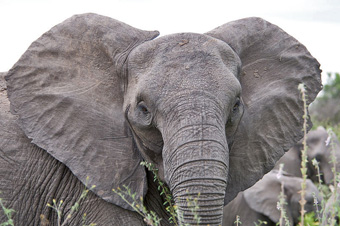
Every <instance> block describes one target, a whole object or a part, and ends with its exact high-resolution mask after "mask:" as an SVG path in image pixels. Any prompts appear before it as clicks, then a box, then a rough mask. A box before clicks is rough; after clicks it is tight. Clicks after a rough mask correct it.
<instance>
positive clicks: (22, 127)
mask: <svg viewBox="0 0 340 226" xmlns="http://www.w3.org/2000/svg"><path fill="white" fill-rule="evenodd" d="M157 35H158V32H157V31H143V30H139V29H136V28H133V27H131V26H129V25H127V24H124V23H122V22H120V21H117V20H114V19H111V18H108V17H103V16H99V15H95V14H83V15H76V16H73V17H71V18H70V19H68V20H66V21H64V22H63V23H61V24H58V25H57V26H55V27H53V28H52V29H51V30H50V31H48V32H46V33H45V34H43V35H42V36H41V37H40V38H39V39H38V40H36V41H35V42H33V43H32V45H31V46H30V47H29V48H28V50H27V51H26V52H25V53H24V54H23V55H22V57H21V58H20V59H19V61H18V62H17V63H16V64H15V65H14V66H13V67H12V69H11V70H10V71H9V72H8V73H7V75H6V76H5V79H6V85H5V86H6V87H7V90H4V91H2V96H1V98H2V100H1V109H4V110H2V111H1V123H2V125H1V127H0V133H1V134H0V135H1V136H0V137H1V140H0V142H1V143H0V147H1V155H0V157H1V158H0V161H1V162H0V163H1V164H0V166H1V167H0V173H1V177H0V190H1V191H3V194H2V197H3V198H4V200H6V203H7V205H8V206H9V207H11V208H14V209H16V211H17V212H16V213H15V215H14V221H15V222H18V224H20V223H22V222H30V223H32V224H34V225H37V224H38V223H39V222H40V217H39V216H40V214H44V215H45V217H46V219H49V220H50V222H51V225H54V224H55V213H54V212H53V211H52V210H51V209H50V208H47V207H46V204H47V203H48V202H51V200H52V198H55V199H57V200H61V199H62V200H64V203H66V204H65V207H64V208H63V210H62V212H63V214H67V213H68V211H69V207H70V206H71V205H72V203H73V202H74V201H75V200H76V198H77V197H79V195H80V194H81V190H82V184H85V183H86V178H87V177H89V180H88V182H87V184H88V187H90V185H96V187H95V188H94V189H93V190H92V192H90V194H89V197H88V198H87V199H86V201H85V202H84V203H83V204H82V205H81V209H80V211H79V213H77V215H76V216H73V217H72V224H73V225H79V224H81V223H80V221H81V217H80V216H82V215H83V214H84V213H85V212H86V213H87V216H88V221H89V222H95V223H97V224H98V225H143V224H145V222H143V219H142V217H140V216H139V215H138V214H137V213H135V212H134V211H133V209H132V208H131V206H129V205H128V204H127V203H126V202H124V201H123V200H122V199H121V198H120V197H119V196H118V195H116V194H115V193H113V192H112V189H113V188H117V187H120V188H123V186H128V187H129V188H130V190H131V192H132V193H136V196H137V197H140V196H143V197H144V200H145V205H146V207H147V208H148V209H150V210H153V211H155V212H156V213H157V214H158V215H159V216H160V217H162V218H163V220H162V225H169V222H167V219H168V216H167V214H166V211H165V207H164V206H163V205H162V204H163V202H164V199H163V197H160V195H159V193H158V191H157V184H155V182H154V181H153V175H152V174H151V173H150V172H147V171H146V169H145V168H144V167H143V166H141V165H140V162H141V161H143V160H147V161H148V162H151V163H153V164H154V165H155V166H156V167H157V168H158V169H159V177H160V178H161V179H162V180H163V181H164V182H165V183H166V184H167V186H168V187H169V188H170V190H171V192H172V195H173V197H174V201H175V203H176V206H177V207H178V210H179V211H180V214H181V215H182V216H183V217H182V219H181V224H189V225H192V224H196V222H195V220H194V219H193V218H194V216H193V213H192V212H191V211H190V209H188V207H187V203H186V202H187V201H186V199H187V198H196V197H197V203H198V205H199V206H200V211H199V213H198V214H199V216H200V217H201V224H203V225H204V224H210V225H219V224H221V223H222V213H223V206H224V205H225V204H227V203H228V202H230V201H231V200H232V199H233V198H234V197H235V196H236V195H237V193H238V192H239V191H242V190H244V189H247V188H248V187H250V186H251V185H253V184H254V183H255V182H256V181H258V180H259V179H260V178H261V177H262V176H263V175H264V174H265V173H267V172H268V171H269V170H271V169H272V167H273V166H274V164H275V162H276V161H277V160H278V159H279V158H280V157H281V156H282V155H283V154H284V152H285V151H287V150H288V149H289V148H290V147H291V146H292V145H293V144H294V143H296V142H297V141H298V140H299V139H301V137H302V132H301V127H302V123H303V119H302V115H303V109H302V106H303V104H302V101H301V99H300V93H299V91H298V90H297V87H298V85H299V84H300V83H302V82H303V83H304V84H305V86H306V90H307V92H308V96H309V103H310V102H311V101H312V100H314V98H315V97H316V95H317V93H318V92H319V91H320V89H321V82H320V69H319V64H318V62H317V61H316V60H315V59H314V58H313V57H312V56H311V55H310V53H309V52H308V51H307V49H306V48H305V47H304V46H303V45H302V44H301V43H299V42H298V41H297V40H295V39H294V38H293V37H291V36H289V35H288V34H287V33H285V32H284V31H282V30H281V29H280V28H278V27H277V26H275V25H273V24H270V23H269V22H267V21H265V20H262V19H260V18H246V19H242V20H238V21H234V22H231V23H227V24H225V25H223V26H221V27H218V28H216V29H214V30H212V31H210V32H208V33H206V34H194V33H180V34H172V35H168V36H164V37H160V38H157V39H155V38H156V36H157ZM3 83H5V81H3ZM6 92H7V94H8V99H7V98H6ZM3 106H4V107H3ZM9 108H10V111H9ZM198 194H199V195H198ZM23 204H24V205H23ZM2 219H4V216H3V215H0V220H2Z"/></svg>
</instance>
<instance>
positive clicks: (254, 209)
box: [223, 170, 321, 226]
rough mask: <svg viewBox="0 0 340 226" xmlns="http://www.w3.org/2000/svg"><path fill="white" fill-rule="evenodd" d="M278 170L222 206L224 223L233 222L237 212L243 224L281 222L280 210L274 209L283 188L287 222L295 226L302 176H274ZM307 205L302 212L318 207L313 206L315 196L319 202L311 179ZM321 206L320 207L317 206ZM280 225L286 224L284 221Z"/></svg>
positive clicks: (273, 223) (230, 223) (319, 199)
mask: <svg viewBox="0 0 340 226" xmlns="http://www.w3.org/2000/svg"><path fill="white" fill-rule="evenodd" d="M277 174H278V172H277V171H276V170H273V171H271V172H269V173H268V174H266V175H265V176H264V177H263V178H262V179H261V180H260V181H258V182H257V183H256V184H255V185H254V186H252V187H250V188H248V189H247V190H245V191H244V192H240V193H239V194H238V196H237V197H236V198H235V199H234V200H233V201H231V202H230V203H229V204H228V205H226V206H225V207H224V216H223V225H226V226H227V225H232V223H233V222H234V221H235V217H236V215H239V216H240V221H241V222H242V224H244V225H253V224H254V223H253V222H256V223H257V222H258V220H262V221H267V225H276V224H277V223H278V222H279V221H280V217H281V210H279V209H278V208H277V203H278V202H279V195H280V193H281V191H282V186H283V189H284V190H283V191H284V195H285V202H286V205H285V206H284V208H285V210H286V217H287V219H288V220H289V223H290V225H297V224H298V223H299V217H300V203H299V201H300V199H301V195H300V191H301V182H302V178H299V177H292V176H287V175H282V176H281V177H279V178H278V177H277ZM306 182H307V183H306V185H307V186H306V195H305V199H306V205H305V211H306V212H312V211H314V212H315V213H316V214H317V209H316V207H315V205H314V199H315V198H316V199H317V201H318V203H321V198H320V196H319V191H318V189H317V187H316V186H315V185H314V184H313V182H312V181H311V180H309V179H308V180H307V181H306ZM319 209H320V207H319ZM283 225H286V224H285V223H283Z"/></svg>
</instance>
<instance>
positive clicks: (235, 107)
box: [233, 98, 241, 113]
mask: <svg viewBox="0 0 340 226" xmlns="http://www.w3.org/2000/svg"><path fill="white" fill-rule="evenodd" d="M240 105H241V101H240V99H239V98H237V101H236V103H235V105H234V107H233V113H236V112H237V111H238V109H239V107H240Z"/></svg>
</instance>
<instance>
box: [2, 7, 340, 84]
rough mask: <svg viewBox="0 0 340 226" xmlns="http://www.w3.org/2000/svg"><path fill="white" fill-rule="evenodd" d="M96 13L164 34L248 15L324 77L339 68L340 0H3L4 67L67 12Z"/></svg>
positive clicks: (209, 27)
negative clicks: (299, 48)
mask: <svg viewBox="0 0 340 226" xmlns="http://www.w3.org/2000/svg"><path fill="white" fill-rule="evenodd" d="M87 12H93V13H98V14H101V15H105V16H109V17H112V18H114V19H117V20H120V21H122V22H125V23H127V24H129V25H131V26H134V27H136V28H140V29H144V30H159V31H160V32H161V35H165V34H171V33H177V32H197V33H204V32H207V31H209V30H212V29H214V28H215V27H217V26H220V25H222V24H224V23H227V22H229V21H232V20H237V19H241V18H244V17H249V16H258V17H262V18H264V19H266V20H268V21H270V22H271V23H274V24H276V25H278V26H279V27H281V28H282V29H284V30H285V31H286V32H288V33H289V34H291V35H292V36H293V37H295V38H296V39H298V40H299V41H300V42H301V43H303V44H304V45H305V46H306V47H307V48H308V50H309V51H310V52H311V53H312V55H313V56H314V57H315V58H317V59H318V61H319V62H320V63H321V68H322V70H323V77H324V80H325V77H326V76H325V75H326V73H327V72H340V61H339V54H340V43H339V42H340V14H339V13H340V1H339V0H285V1H276V0H243V1H242V0H206V1H201V0H171V1H164V0H92V1H90V0H0V71H8V70H9V69H10V68H11V67H12V65H13V64H14V63H15V62H16V61H17V60H18V59H19V57H20V56H21V54H23V53H24V52H25V50H26V49H27V48H28V47H29V45H30V44H31V43H32V42H33V41H34V40H36V39H37V38H38V37H40V36H41V35H42V34H43V33H44V32H46V31H48V30H49V29H50V28H51V27H53V26H54V25H56V24H58V23H60V22H62V21H64V20H65V19H67V18H68V17H70V16H72V15H74V14H79V13H87Z"/></svg>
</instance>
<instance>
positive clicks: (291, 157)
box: [275, 127, 340, 184]
mask: <svg viewBox="0 0 340 226" xmlns="http://www.w3.org/2000/svg"><path fill="white" fill-rule="evenodd" d="M330 138H331V141H327V139H329V135H328V133H327V131H326V130H325V128H323V127H318V128H317V129H316V130H313V131H310V132H309V133H308V134H307V146H308V150H307V158H308V163H307V177H308V178H309V179H311V180H312V181H313V182H316V183H318V182H319V180H318V177H317V175H318V172H317V170H316V168H315V166H313V164H312V160H313V159H316V160H317V161H318V162H319V168H320V174H321V180H322V182H323V183H325V184H331V183H333V181H332V180H333V178H334V176H333V172H332V167H333V165H332V162H331V160H332V155H331V153H332V148H334V153H335V157H336V159H337V164H336V169H337V171H339V170H340V145H339V141H338V139H337V138H336V136H335V135H333V136H331V137H330ZM302 149H303V145H302V140H301V141H299V142H298V143H297V144H295V145H294V146H293V147H292V148H291V149H290V150H289V151H288V152H287V153H285V154H284V155H283V156H282V158H281V159H280V160H279V161H278V162H277V163H276V166H275V168H276V169H278V168H279V165H280V164H281V163H283V164H284V171H285V172H286V173H288V174H290V175H293V176H296V177H302V175H301V170H300V168H301V150H302Z"/></svg>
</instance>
